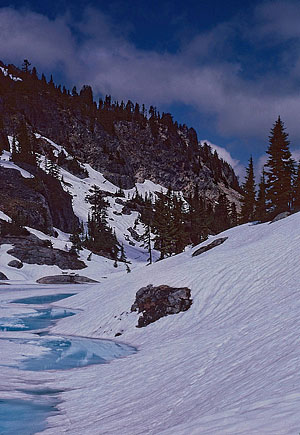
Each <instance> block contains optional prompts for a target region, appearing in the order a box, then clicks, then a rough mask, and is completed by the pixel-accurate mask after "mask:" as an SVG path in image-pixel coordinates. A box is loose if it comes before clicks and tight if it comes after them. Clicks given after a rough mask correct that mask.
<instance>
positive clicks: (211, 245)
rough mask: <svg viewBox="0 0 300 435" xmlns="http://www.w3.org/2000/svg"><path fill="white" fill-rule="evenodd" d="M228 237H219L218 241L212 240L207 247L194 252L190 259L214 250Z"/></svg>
mask: <svg viewBox="0 0 300 435" xmlns="http://www.w3.org/2000/svg"><path fill="white" fill-rule="evenodd" d="M227 239H228V237H220V238H219V239H216V240H214V241H213V242H211V243H210V244H209V245H206V246H201V248H199V249H197V250H196V251H195V252H193V255H192V257H196V256H197V255H200V254H203V252H206V251H209V250H210V249H212V248H215V247H216V246H219V245H222V243H224V242H225V240H227Z"/></svg>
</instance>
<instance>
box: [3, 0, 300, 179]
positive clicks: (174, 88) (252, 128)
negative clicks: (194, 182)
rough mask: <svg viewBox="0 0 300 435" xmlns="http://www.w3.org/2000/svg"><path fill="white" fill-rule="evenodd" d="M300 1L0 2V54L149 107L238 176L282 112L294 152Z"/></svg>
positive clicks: (298, 134) (299, 145)
mask: <svg viewBox="0 0 300 435" xmlns="http://www.w3.org/2000/svg"><path fill="white" fill-rule="evenodd" d="M299 22H300V1H294V0H285V1H282V0H278V1H277V0H276V1H274V0H271V1H270V0H268V1H255V0H253V1H247V0H244V1H242V2H241V1H240V0H239V1H236V0H228V1H226V2H225V1H224V0H198V1H195V0H185V1H184V2H183V1H182V0H173V1H164V0H161V1H157V0H152V1H146V0H139V1H138V0H130V1H128V0H127V1H123V0H111V1H107V0H105V1H102V0H99V1H96V0H94V1H90V2H87V1H76V0H74V1H66V0H62V1H60V2H53V1H48V0H45V1H43V2H41V1H40V0H32V1H30V0H29V1H22V0H19V1H14V2H11V1H2V0H0V59H1V60H2V61H3V62H5V63H13V64H15V65H17V66H21V65H22V62H23V59H25V58H26V59H29V61H30V62H31V63H32V65H35V66H36V67H37V70H38V72H39V73H42V72H44V73H45V74H46V76H47V77H49V76H50V74H51V73H52V74H53V77H54V81H55V82H56V83H61V84H65V85H66V86H67V87H68V88H70V89H71V88H72V87H73V86H74V85H76V86H77V88H78V89H80V88H81V86H82V85H84V84H89V85H91V86H92V88H93V91H94V96H95V98H96V99H98V97H99V96H104V95H106V94H111V95H112V97H113V99H118V100H121V99H123V100H127V99H130V100H132V101H133V102H139V103H140V104H143V103H144V104H146V105H147V106H149V105H154V106H156V107H157V109H158V110H159V111H160V112H163V111H164V112H170V113H172V115H173V117H174V119H175V120H177V121H178V122H179V123H182V124H183V123H185V124H187V125H188V126H192V127H194V128H195V129H196V131H197V133H198V138H199V140H200V139H201V140H209V141H210V142H211V143H212V144H215V145H216V147H217V149H218V152H219V153H220V154H221V155H222V153H223V155H224V157H225V158H226V159H227V160H228V161H229V162H230V163H231V164H232V165H233V167H234V169H235V170H236V172H237V173H238V174H239V175H240V176H242V174H243V172H244V167H245V166H246V165H247V163H248V160H249V157H250V155H253V157H254V161H255V166H256V173H257V175H258V174H259V171H260V169H261V167H262V165H263V163H264V160H265V156H266V155H265V151H266V149H267V146H268V136H269V133H270V129H271V128H272V126H273V124H274V122H275V121H276V119H277V118H278V116H279V115H280V116H281V119H282V120H283V122H284V124H285V127H286V131H287V132H288V133H289V137H290V141H291V150H292V151H293V154H294V157H295V158H296V159H299V158H300V122H299V119H300V93H299V86H300V26H299Z"/></svg>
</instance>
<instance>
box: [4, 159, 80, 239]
mask: <svg viewBox="0 0 300 435" xmlns="http://www.w3.org/2000/svg"><path fill="white" fill-rule="evenodd" d="M22 166H24V167H25V169H26V170H28V171H29V172H30V173H32V174H33V175H34V178H24V177H22V175H21V173H20V171H18V170H16V169H10V168H3V167H1V166H0V210H2V211H3V212H4V213H6V214H7V215H8V216H10V217H11V218H13V219H15V220H18V221H21V223H22V225H25V226H29V227H31V228H36V229H38V230H40V231H43V232H44V233H46V234H50V235H53V234H54V230H53V227H56V228H59V229H60V230H62V231H65V232H68V233H71V232H72V230H73V228H74V226H76V225H78V219H77V217H76V216H75V215H74V212H73V208H72V198H71V196H70V195H69V194H68V193H66V192H65V191H64V190H63V189H62V187H61V184H60V182H59V181H58V180H56V179H55V178H53V177H50V176H49V175H47V174H46V173H45V172H43V171H41V170H37V169H36V168H34V167H32V166H29V165H22Z"/></svg>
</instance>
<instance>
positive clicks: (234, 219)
mask: <svg viewBox="0 0 300 435" xmlns="http://www.w3.org/2000/svg"><path fill="white" fill-rule="evenodd" d="M237 224H238V213H237V209H236V205H235V203H234V202H232V203H231V205H230V226H231V227H236V226H237Z"/></svg>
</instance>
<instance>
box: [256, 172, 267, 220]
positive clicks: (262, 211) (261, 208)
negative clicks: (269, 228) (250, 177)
mask: <svg viewBox="0 0 300 435" xmlns="http://www.w3.org/2000/svg"><path fill="white" fill-rule="evenodd" d="M266 218H267V203H266V181H265V171H263V173H262V176H261V179H260V183H259V186H258V195H257V200H256V208H255V219H257V220H258V221H260V222H264V221H265V220H266Z"/></svg>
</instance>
